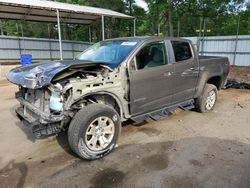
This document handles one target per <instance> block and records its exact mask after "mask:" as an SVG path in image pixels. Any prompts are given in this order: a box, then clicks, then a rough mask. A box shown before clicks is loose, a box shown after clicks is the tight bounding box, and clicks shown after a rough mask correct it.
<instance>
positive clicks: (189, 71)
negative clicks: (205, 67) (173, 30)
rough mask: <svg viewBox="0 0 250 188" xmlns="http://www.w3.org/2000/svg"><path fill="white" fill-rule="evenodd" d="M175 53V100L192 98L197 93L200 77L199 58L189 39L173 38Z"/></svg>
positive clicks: (180, 100) (175, 101)
mask: <svg viewBox="0 0 250 188" xmlns="http://www.w3.org/2000/svg"><path fill="white" fill-rule="evenodd" d="M171 44H172V49H173V54H174V75H173V77H174V83H175V84H174V87H173V92H174V93H173V102H174V103H178V102H182V101H184V100H187V99H192V98H193V97H194V95H195V90H196V85H197V79H198V73H199V69H198V60H197V59H196V56H195V54H194V51H193V50H194V49H193V48H192V45H191V44H190V43H189V42H187V41H182V40H180V41H178V40H172V41H171Z"/></svg>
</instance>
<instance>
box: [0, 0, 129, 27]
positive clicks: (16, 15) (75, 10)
mask: <svg viewBox="0 0 250 188" xmlns="http://www.w3.org/2000/svg"><path fill="white" fill-rule="evenodd" d="M56 10H58V11H59V12H60V19H61V21H63V22H66V23H75V24H91V23H92V22H94V21H96V20H99V19H100V18H101V16H108V17H116V18H124V19H133V17H132V16H128V15H126V14H122V13H119V12H116V11H112V10H109V9H103V8H95V7H89V6H80V5H76V4H67V3H61V2H54V1H46V0H0V19H15V20H27V21H40V22H56V21H57V15H56Z"/></svg>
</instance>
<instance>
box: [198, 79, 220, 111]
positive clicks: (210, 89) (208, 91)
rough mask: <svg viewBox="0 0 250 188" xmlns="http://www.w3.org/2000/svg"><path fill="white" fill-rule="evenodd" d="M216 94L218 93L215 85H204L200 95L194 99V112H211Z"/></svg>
mask: <svg viewBox="0 0 250 188" xmlns="http://www.w3.org/2000/svg"><path fill="white" fill-rule="evenodd" d="M217 93H218V91H217V88H216V86H215V85H213V84H206V85H205V88H204V90H203V93H202V95H201V96H200V97H198V98H197V99H195V108H196V110H197V111H198V112H201V113H206V112H210V111H212V110H213V109H214V107H215V104H216V102H217ZM211 95H213V96H214V97H212V96H211ZM212 99H213V100H212Z"/></svg>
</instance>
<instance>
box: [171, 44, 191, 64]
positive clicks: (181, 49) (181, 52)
mask: <svg viewBox="0 0 250 188" xmlns="http://www.w3.org/2000/svg"><path fill="white" fill-rule="evenodd" d="M171 43H172V46H173V50H174V56H175V61H176V62H179V61H185V60H188V59H191V58H192V52H191V49H190V45H189V43H188V42H181V41H171Z"/></svg>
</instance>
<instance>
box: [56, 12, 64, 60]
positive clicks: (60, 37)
mask: <svg viewBox="0 0 250 188" xmlns="http://www.w3.org/2000/svg"><path fill="white" fill-rule="evenodd" d="M56 15H57V29H58V38H59V49H60V59H61V60H63V52H62V35H61V25H60V13H59V10H58V9H56Z"/></svg>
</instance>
